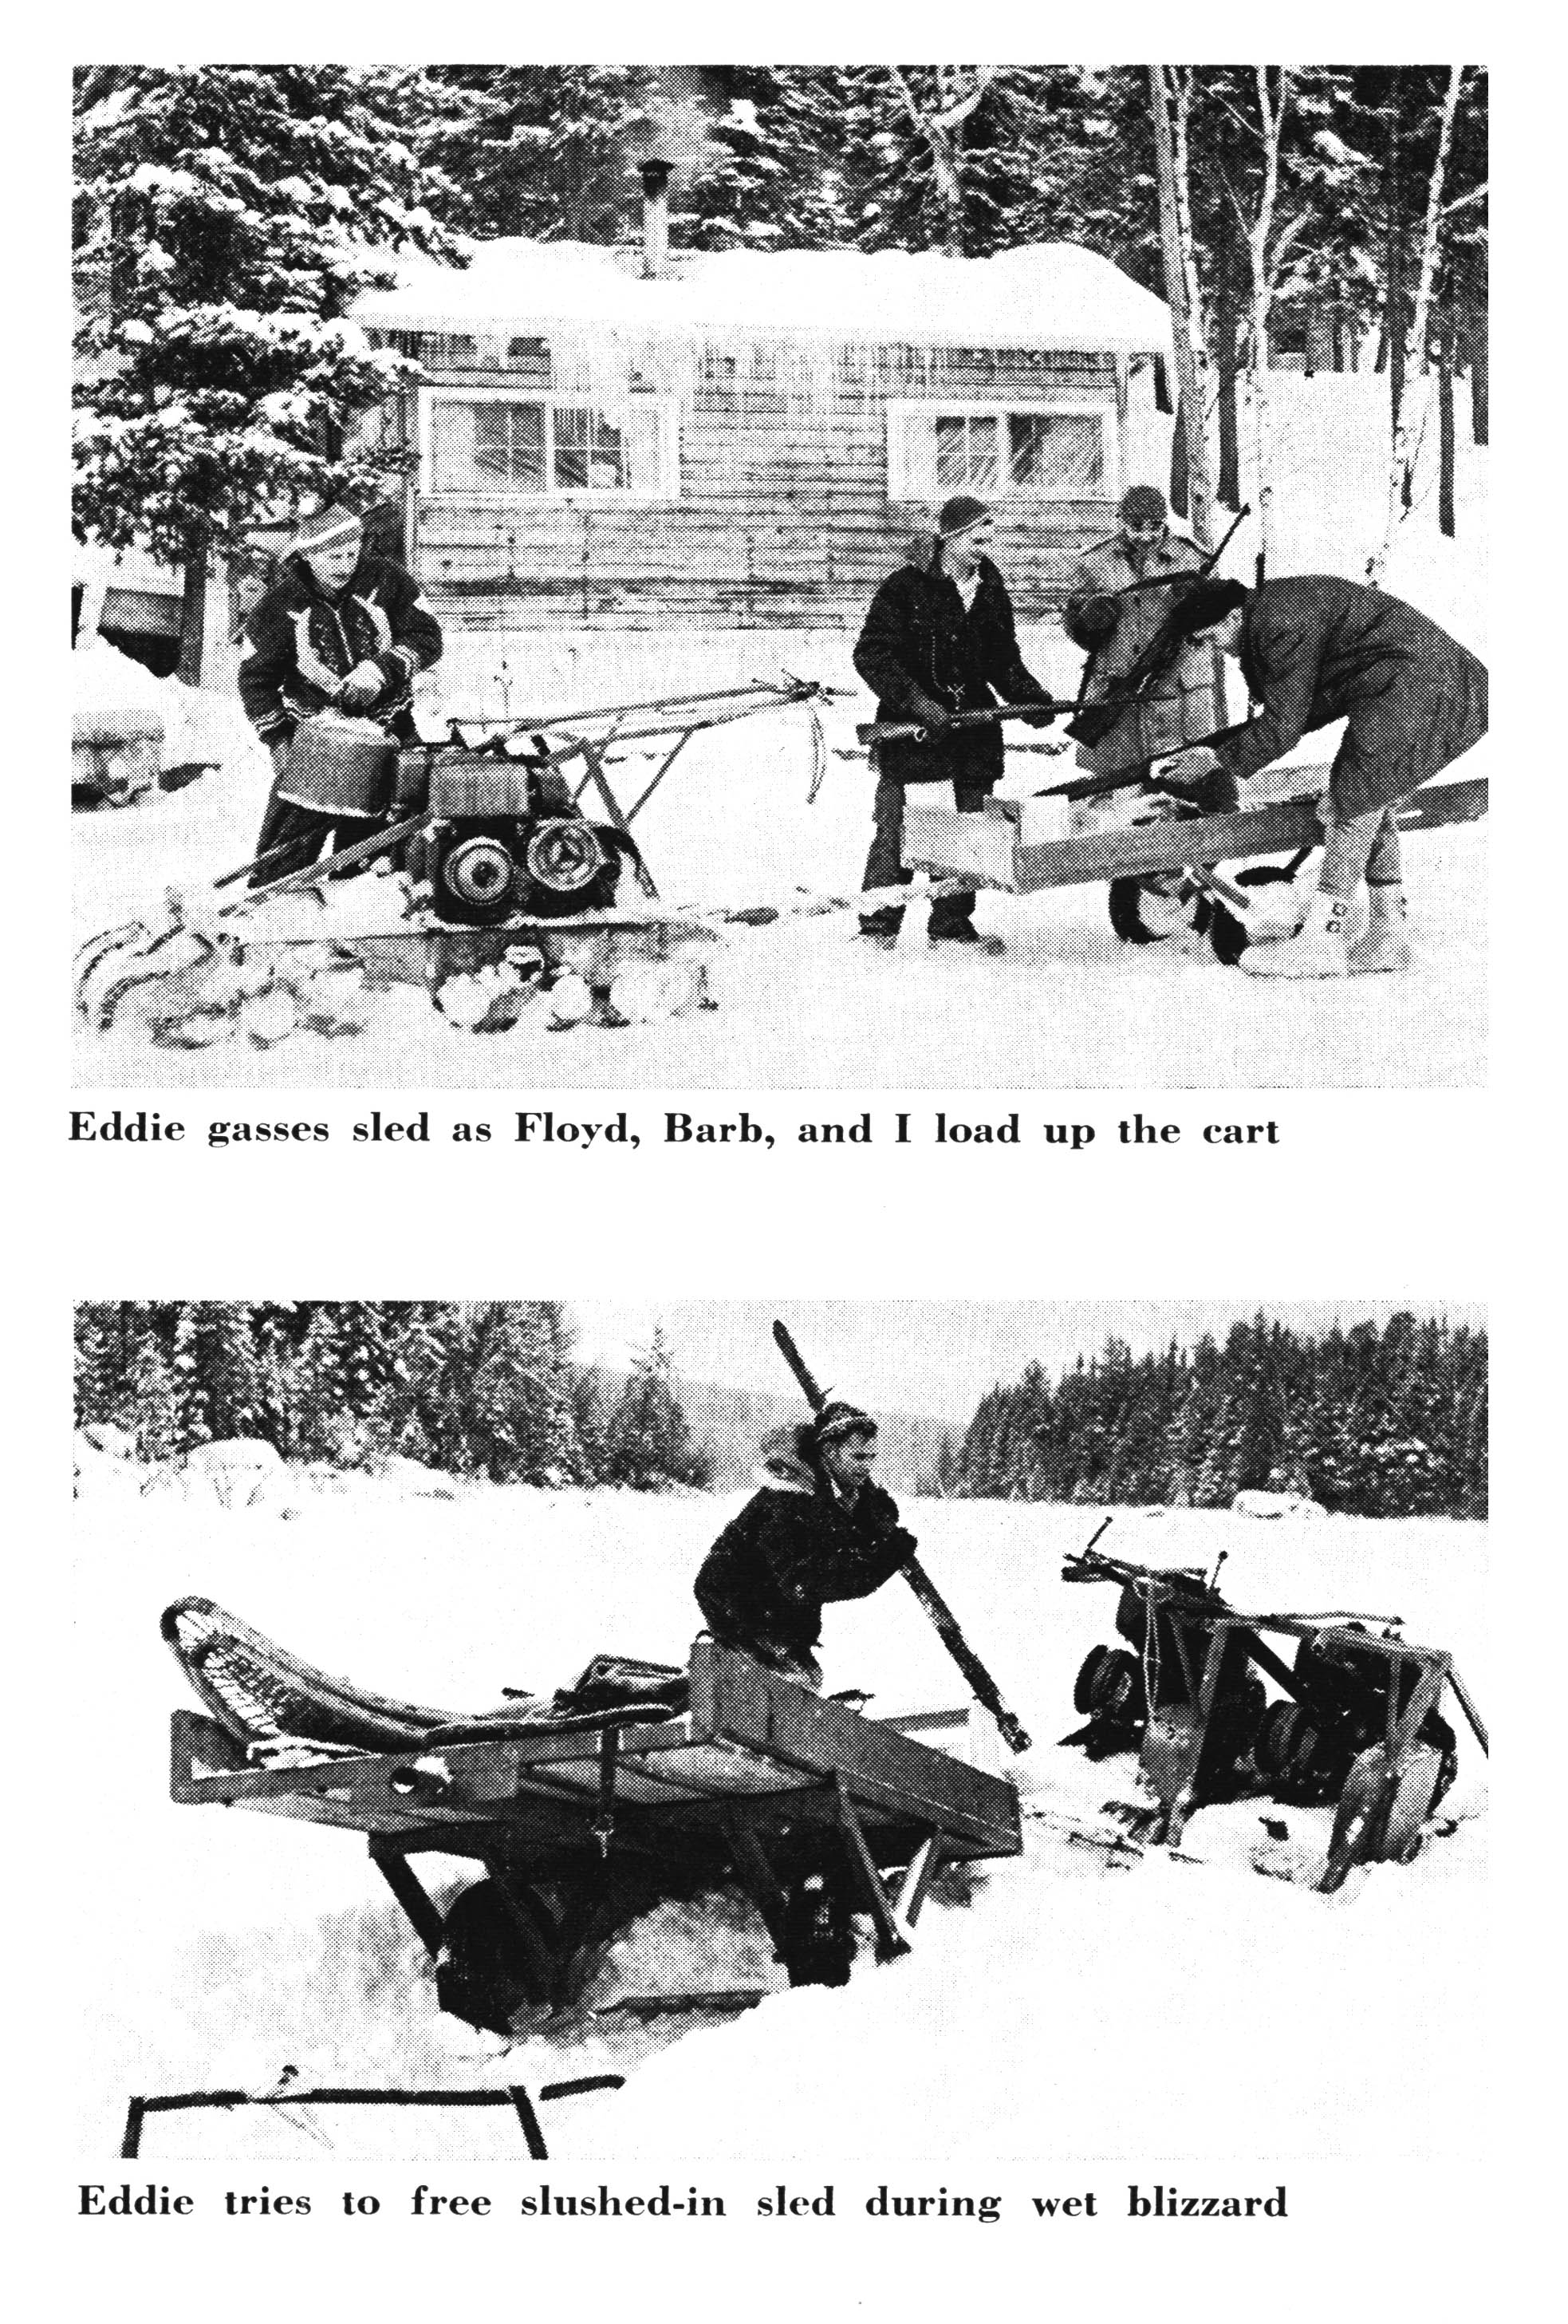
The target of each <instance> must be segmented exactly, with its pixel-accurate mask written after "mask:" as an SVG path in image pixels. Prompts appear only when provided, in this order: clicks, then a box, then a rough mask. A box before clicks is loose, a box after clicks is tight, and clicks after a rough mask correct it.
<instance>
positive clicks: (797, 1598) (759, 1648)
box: [696, 1432, 915, 1666]
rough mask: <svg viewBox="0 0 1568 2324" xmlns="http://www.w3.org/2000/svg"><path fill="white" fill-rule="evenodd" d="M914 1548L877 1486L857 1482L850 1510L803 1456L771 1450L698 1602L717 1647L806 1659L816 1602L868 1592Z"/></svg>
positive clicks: (817, 1622)
mask: <svg viewBox="0 0 1568 2324" xmlns="http://www.w3.org/2000/svg"><path fill="white" fill-rule="evenodd" d="M796 1433H797V1434H798V1432H796ZM914 1547H915V1544H914V1539H913V1536H912V1535H910V1534H907V1533H905V1532H904V1531H903V1528H902V1526H900V1525H899V1522H898V1506H897V1504H896V1502H895V1501H894V1499H893V1497H892V1495H891V1494H889V1493H885V1492H884V1490H883V1489H882V1487H881V1486H880V1485H874V1484H871V1483H869V1482H867V1483H866V1484H864V1485H862V1486H861V1488H860V1491H859V1494H858V1495H857V1499H856V1502H855V1506H854V1508H852V1509H851V1508H847V1507H846V1506H845V1504H844V1503H843V1502H842V1501H841V1500H839V1498H838V1496H837V1495H836V1494H835V1493H834V1492H833V1490H832V1489H831V1487H830V1485H829V1484H828V1482H827V1480H826V1479H825V1478H824V1477H823V1476H822V1475H821V1472H820V1471H818V1470H816V1469H815V1468H814V1467H813V1466H812V1464H811V1462H810V1461H809V1459H808V1458H807V1457H806V1456H804V1455H803V1454H802V1455H800V1456H798V1457H797V1458H796V1459H795V1460H794V1461H793V1462H790V1461H788V1460H780V1459H777V1458H775V1460H774V1461H772V1462H770V1464H769V1481H768V1483H767V1484H766V1486H765V1487H764V1489H763V1490H762V1491H761V1492H760V1493H756V1494H754V1495H753V1496H752V1498H751V1499H750V1500H749V1501H747V1504H746V1507H745V1508H743V1509H742V1510H741V1512H740V1514H739V1516H738V1517H732V1518H731V1519H730V1521H729V1524H728V1525H727V1526H725V1528H724V1530H723V1532H722V1533H721V1534H720V1536H719V1538H718V1540H717V1541H716V1542H715V1543H714V1545H713V1546H712V1548H711V1550H710V1551H709V1553H708V1554H707V1556H706V1557H705V1558H704V1559H703V1561H702V1569H701V1572H700V1573H699V1574H698V1576H697V1582H696V1595H697V1603H698V1605H699V1606H700V1607H701V1609H702V1618H703V1620H704V1621H705V1622H706V1623H707V1625H708V1628H710V1629H711V1631H712V1633H713V1636H714V1637H715V1638H717V1640H718V1641H719V1644H720V1646H730V1647H733V1648H734V1649H735V1651H736V1652H737V1653H739V1654H743V1655H750V1656H751V1657H752V1658H753V1660H754V1661H756V1662H760V1663H765V1664H767V1665H775V1666H776V1665H778V1664H780V1663H786V1664H790V1663H793V1664H800V1663H804V1662H807V1661H809V1659H810V1658H811V1655H812V1651H813V1649H814V1648H815V1646H816V1644H817V1641H818V1639H819V1638H820V1637H821V1635H822V1608H823V1607H824V1605H826V1604H827V1603H828V1602H829V1601H830V1600H837V1599H840V1598H869V1597H870V1595H871V1593H872V1591H874V1590H880V1589H881V1587H882V1585H883V1583H884V1582H886V1581H888V1580H889V1579H890V1578H891V1577H892V1576H893V1575H894V1573H896V1572H898V1569H899V1567H900V1566H901V1565H902V1564H903V1563H904V1560H905V1559H906V1558H908V1557H909V1556H911V1555H912V1554H913V1551H914Z"/></svg>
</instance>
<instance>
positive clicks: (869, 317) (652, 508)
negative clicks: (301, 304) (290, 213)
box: [355, 235, 1170, 648]
mask: <svg viewBox="0 0 1568 2324" xmlns="http://www.w3.org/2000/svg"><path fill="white" fill-rule="evenodd" d="M355 312H356V318H357V319H358V320H359V322H360V323H361V324H362V327H364V328H365V330H366V332H367V333H368V335H369V336H370V337H371V339H372V340H373V341H374V342H375V343H376V344H378V345H380V346H389V347H391V348H394V349H396V350H397V351H399V353H401V354H403V355H407V356H408V357H410V358H411V359H413V360H414V361H416V362H417V364H419V366H420V370H421V374H422V377H421V379H420V382H419V383H418V384H417V386H414V387H411V388H410V389H408V390H407V391H406V392H404V393H403V394H402V395H401V396H400V397H399V399H397V400H396V402H395V405H394V407H393V408H391V409H389V410H384V411H383V412H382V414H381V424H383V425H385V426H386V427H388V428H390V429H391V430H392V431H393V432H394V433H395V434H396V435H397V436H398V437H399V439H400V440H401V441H402V442H403V443H404V444H406V445H407V446H408V447H410V448H411V449H412V450H413V451H414V452H415V454H416V455H417V457H416V460H415V463H414V465H413V466H412V468H411V471H410V474H409V475H408V480H407V484H406V489H405V494H404V500H403V506H402V512H401V516H402V541H401V548H402V551H403V554H404V555H405V557H406V558H407V559H408V562H409V563H410V564H411V566H412V567H413V568H414V570H415V571H416V572H417V575H418V576H419V578H420V580H421V582H422V583H423V585H424V587H425V590H426V595H427V597H428V599H429V601H430V603H431V604H432V606H433V609H434V610H435V611H436V613H437V614H438V616H439V617H440V619H441V620H442V622H443V623H444V624H445V627H446V630H447V634H448V638H449V640H454V637H455V634H456V633H458V632H463V631H471V632H491V633H500V635H502V636H503V637H509V638H511V639H514V640H517V641H518V642H519V643H526V642H527V641H529V640H531V641H532V642H533V644H534V645H535V646H536V647H544V646H546V644H547V642H548V640H547V638H546V636H545V635H542V634H541V633H549V632H554V633H556V638H557V639H559V637H560V634H561V633H563V632H572V633H573V634H574V635H575V636H577V637H579V638H585V637H586V638H592V637H594V636H595V635H598V636H599V637H600V638H601V641H603V642H606V643H608V642H609V641H610V637H611V636H618V637H619V638H620V640H621V641H622V643H623V645H624V646H625V647H627V648H630V647H631V646H632V645H633V643H634V641H633V639H632V637H631V636H629V635H628V633H630V632H665V633H669V632H674V631H680V632H688V633H689V632H714V631H720V630H729V631H736V630H738V631H747V632H749V631H756V630H766V631H775V632H776V631H802V630H807V631H812V632H821V631H833V630H839V631H842V630H849V631H851V632H852V631H854V630H855V629H856V628H857V626H858V624H859V622H860V620H861V618H862V616H863V614H864V612H865V608H866V605H867V601H868V599H869V597H870V596H871V594H872V592H873V591H874V589H875V588H876V585H877V584H878V582H879V581H880V580H881V579H882V578H883V577H884V576H885V574H886V573H888V572H889V571H890V570H891V569H892V568H893V567H894V566H896V565H897V564H898V563H899V562H900V561H901V559H902V558H903V556H904V554H905V552H906V549H907V548H908V545H909V542H910V540H911V538H912V535H913V534H915V533H917V532H918V531H920V530H922V528H923V527H925V526H928V525H929V524H930V522H931V517H932V513H933V512H934V510H935V508H936V507H937V505H938V504H939V503H940V502H941V501H942V500H943V499H945V498H946V497H947V496H948V495H949V493H955V492H975V493H981V494H983V495H984V496H985V497H986V499H988V500H990V501H992V502H993V503H995V510H996V515H997V519H998V525H997V536H998V545H997V551H996V554H997V558H998V562H999V563H1000V564H1001V566H1002V567H1003V569H1004V572H1005V574H1006V576H1007V578H1008V582H1009V585H1010V586H1011V588H1012V590H1013V597H1014V601H1015V603H1016V604H1017V606H1018V610H1019V613H1020V616H1021V618H1022V620H1024V621H1025V622H1043V621H1047V620H1049V619H1050V618H1051V616H1052V615H1053V614H1054V612H1055V610H1056V608H1057V607H1058V606H1059V603H1060V600H1061V596H1062V594H1063V589H1064V585H1065V581H1066V578H1067V576H1068V573H1069V571H1070V569H1071V567H1072V564H1073V562H1074V559H1075V558H1076V557H1077V553H1078V551H1079V550H1080V549H1081V548H1082V547H1083V545H1084V544H1085V543H1087V541H1089V540H1091V539H1096V537H1098V536H1100V535H1103V534H1104V533H1105V531H1106V530H1109V529H1110V527H1111V525H1112V523H1113V522H1114V512H1115V504H1116V502H1117V500H1118V499H1119V497H1120V495H1121V493H1122V492H1123V490H1124V488H1125V487H1126V486H1127V485H1128V484H1132V483H1137V482H1143V481H1150V482H1156V483H1159V482H1161V481H1162V480H1163V479H1164V477H1165V475H1166V474H1167V471H1168V463H1169V429H1170V420H1169V398H1168V394H1167V391H1166V379H1167V364H1168V360H1169V315H1168V310H1167V309H1166V308H1165V306H1164V304H1163V302H1162V301H1161V300H1158V299H1156V298H1155V297H1153V296H1152V295H1151V293H1150V292H1149V291H1144V290H1143V289H1142V288H1141V287H1140V286H1139V285H1138V284H1137V283H1135V282H1133V281H1132V280H1131V279H1130V278H1129V277H1128V276H1126V275H1125V274H1123V273H1122V272H1120V271H1119V270H1118V269H1117V268H1116V267H1114V266H1113V265H1112V264H1111V263H1109V262H1108V261H1107V260H1105V259H1103V258H1100V257H1098V256H1096V255H1095V254H1093V253H1092V252H1089V251H1087V250H1083V249H1079V248H1077V246H1075V245H1072V244H1048V245H1042V246H1038V247H1025V248H1020V249H1015V250H1011V251H1007V252H1004V253H1002V254H998V255H997V256H995V257H993V258H987V259H978V260H964V259H954V258H949V257H946V256H943V255H941V254H936V253H919V254H913V253H908V252H903V251H887V252H881V253H877V254H864V253H859V252H853V251H823V252H776V253H772V252H768V253H765V252H756V251H732V252H730V251H726V252H715V253H707V254H692V255H681V254H677V255H674V256H669V255H666V254H665V252H664V249H663V246H662V238H661V237H659V236H657V235H651V236H650V237H649V240H648V242H646V243H645V245H644V246H643V247H642V249H641V250H640V251H638V250H629V249H622V248H613V247H610V246H605V245H599V244H579V243H565V242H562V243H531V242H527V241H520V240H498V241H493V242H490V243H484V244H479V245H478V246H477V247H476V248H475V250H474V253H473V256H472V263H470V264H469V265H468V266H467V267H466V268H464V269H457V268H454V267H449V266H444V265H438V264H436V263H431V262H427V261H417V262H410V263H407V264H405V265H404V266H403V267H402V269H401V272H400V279H399V284H398V286H397V287H396V288H395V289H392V290H389V291H379V292H373V293H371V294H368V295H366V296H365V297H364V298H363V299H362V300H361V301H360V303H359V305H358V307H357V309H356V310H355ZM479 642H480V641H479V640H478V639H474V640H472V645H473V646H478V644H479ZM637 642H643V643H646V645H648V646H650V647H651V646H652V645H653V644H654V642H655V641H654V640H653V639H651V638H650V639H648V640H646V641H637ZM715 642H716V641H715Z"/></svg>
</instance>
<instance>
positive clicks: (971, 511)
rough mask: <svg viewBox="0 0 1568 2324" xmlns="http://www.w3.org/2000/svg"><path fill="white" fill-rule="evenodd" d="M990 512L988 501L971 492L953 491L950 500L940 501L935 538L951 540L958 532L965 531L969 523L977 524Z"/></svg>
mask: <svg viewBox="0 0 1568 2324" xmlns="http://www.w3.org/2000/svg"><path fill="white" fill-rule="evenodd" d="M990 513H991V511H990V507H989V505H988V503H986V502H985V501H981V500H977V499H976V497H975V495H974V493H954V494H953V497H952V499H951V500H950V501H944V502H943V503H942V506H941V513H940V515H939V517H938V518H937V539H939V540H951V539H954V538H955V537H956V536H957V535H958V533H960V532H967V531H968V530H969V528H970V526H971V525H977V524H978V523H979V521H980V519H981V518H982V517H983V516H989V515H990Z"/></svg>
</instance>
